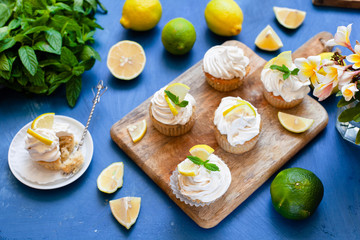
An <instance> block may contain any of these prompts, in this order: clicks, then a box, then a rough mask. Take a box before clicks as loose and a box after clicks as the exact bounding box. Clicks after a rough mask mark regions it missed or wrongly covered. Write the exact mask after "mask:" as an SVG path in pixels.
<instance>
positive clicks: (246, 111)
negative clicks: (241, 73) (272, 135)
mask: <svg viewBox="0 0 360 240" xmlns="http://www.w3.org/2000/svg"><path fill="white" fill-rule="evenodd" d="M214 124H215V129H214V131H215V137H216V140H217V142H218V144H219V146H220V147H221V148H222V149H224V150H225V151H226V152H229V153H234V154H241V153H244V152H247V151H249V150H251V149H252V148H253V147H254V146H255V144H256V143H257V141H258V139H259V136H260V132H261V116H260V114H259V113H258V111H257V109H256V108H255V107H254V106H253V105H252V104H251V103H249V102H248V101H245V100H243V99H241V98H240V97H225V98H223V99H222V100H221V103H220V105H219V107H218V108H217V109H216V111H215V116H214Z"/></svg>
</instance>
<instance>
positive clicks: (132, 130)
mask: <svg viewBox="0 0 360 240" xmlns="http://www.w3.org/2000/svg"><path fill="white" fill-rule="evenodd" d="M126 128H127V130H128V132H129V134H130V137H131V139H132V140H133V142H134V143H137V142H138V141H140V140H141V139H142V138H143V137H144V135H145V133H146V129H147V125H146V120H145V119H143V120H141V121H139V122H136V123H134V124H131V125H129V126H127V127H126Z"/></svg>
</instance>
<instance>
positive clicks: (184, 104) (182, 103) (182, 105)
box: [178, 100, 189, 107]
mask: <svg viewBox="0 0 360 240" xmlns="http://www.w3.org/2000/svg"><path fill="white" fill-rule="evenodd" d="M188 104H189V102H188V101H185V100H184V101H182V102H181V103H179V104H178V106H179V107H186V106H187V105H188Z"/></svg>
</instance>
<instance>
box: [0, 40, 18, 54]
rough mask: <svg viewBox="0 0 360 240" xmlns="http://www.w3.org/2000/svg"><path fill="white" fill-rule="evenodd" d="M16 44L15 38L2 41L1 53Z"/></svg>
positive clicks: (0, 45)
mask: <svg viewBox="0 0 360 240" xmlns="http://www.w3.org/2000/svg"><path fill="white" fill-rule="evenodd" d="M15 44H16V41H15V40H14V39H13V38H7V39H4V40H1V41H0V52H3V51H5V50H7V49H9V48H11V47H13V46H14V45H15Z"/></svg>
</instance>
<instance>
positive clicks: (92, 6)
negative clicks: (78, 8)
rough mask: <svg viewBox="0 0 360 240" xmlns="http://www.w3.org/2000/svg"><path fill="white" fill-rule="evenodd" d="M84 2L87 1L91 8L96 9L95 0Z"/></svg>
mask: <svg viewBox="0 0 360 240" xmlns="http://www.w3.org/2000/svg"><path fill="white" fill-rule="evenodd" d="M85 1H86V2H88V3H89V4H90V6H91V8H92V9H93V10H94V11H96V8H97V2H96V0H85Z"/></svg>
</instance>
